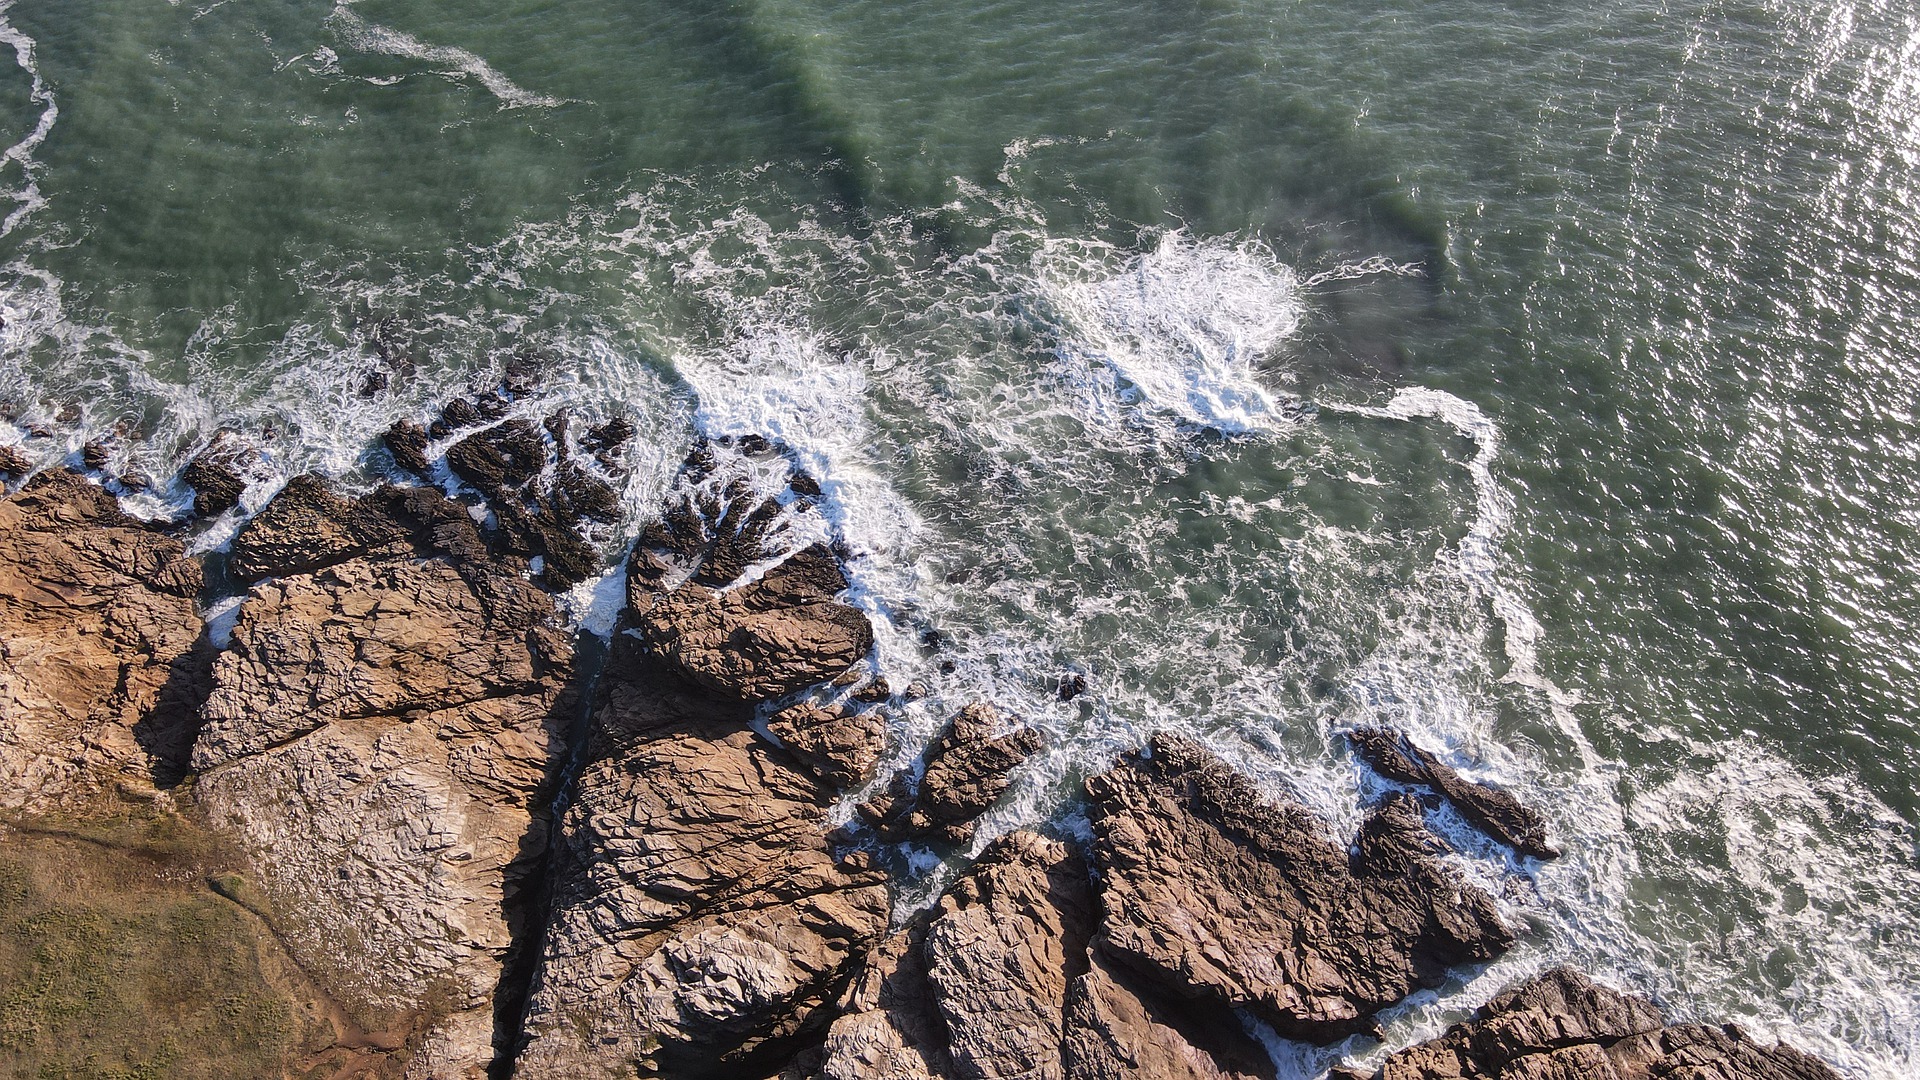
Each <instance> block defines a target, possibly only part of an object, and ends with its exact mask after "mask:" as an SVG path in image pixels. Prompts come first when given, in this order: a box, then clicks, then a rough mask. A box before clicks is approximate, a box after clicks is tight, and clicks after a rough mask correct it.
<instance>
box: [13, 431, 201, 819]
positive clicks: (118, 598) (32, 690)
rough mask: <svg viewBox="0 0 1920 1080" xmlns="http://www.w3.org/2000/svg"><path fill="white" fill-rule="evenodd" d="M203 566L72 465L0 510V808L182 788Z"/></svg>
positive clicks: (43, 807) (36, 807)
mask: <svg viewBox="0 0 1920 1080" xmlns="http://www.w3.org/2000/svg"><path fill="white" fill-rule="evenodd" d="M200 587H201V575H200V565H199V564H198V563H196V562H194V561H193V560H191V559H188V558H187V557H186V553H185V549H184V548H183V547H182V545H181V544H180V542H179V541H177V540H174V539H172V538H170V537H168V536H166V535H164V534H163V533H161V532H160V531H159V530H158V529H156V528H154V527H152V526H150V525H147V524H145V523H143V522H140V521H137V520H135V519H133V518H131V517H128V516H127V515H125V514H123V513H121V511H120V509H119V506H118V504H117V503H116V502H115V501H114V498H113V496H112V495H110V494H108V493H107V492H106V491H104V490H102V489H101V488H100V487H99V486H97V485H95V484H93V483H91V482H89V481H88V480H86V479H85V478H84V477H81V476H79V475H77V474H75V473H72V472H69V471H67V470H65V469H52V470H49V471H47V472H43V473H41V474H40V475H39V476H36V477H35V478H34V479H33V480H32V481H30V482H29V483H28V484H27V485H26V486H25V487H24V488H23V489H22V490H21V491H19V492H16V493H15V494H13V495H12V496H11V497H8V498H6V499H5V500H0V809H7V810H19V809H27V810H33V811H47V810H55V809H62V808H67V807H69V806H71V805H76V804H78V803H81V802H84V801H87V800H88V799H89V798H90V797H92V796H93V795H95V794H97V793H99V792H102V791H119V792H122V793H127V794H133V795H136V796H140V795H144V796H151V795H152V793H153V791H154V789H155V785H156V782H158V783H159V784H161V785H166V784H170V783H172V782H173V781H175V780H177V779H178V778H179V777H180V775H181V774H182V773H183V771H184V769H185V766H186V757H187V754H188V750H189V747H190V745H191V743H192V739H193V731H194V727H195V726H196V718H195V716H194V709H195V708H196V706H197V702H198V695H199V693H200V692H201V691H202V690H203V689H204V681H205V671H206V665H207V664H208V663H210V662H211V654H210V652H209V651H208V650H206V649H205V647H204V637H203V632H204V626H203V624H202V622H201V619H200V613H199V611H198V609H197V607H196V606H195V603H194V600H195V598H196V597H197V596H198V594H199V592H200Z"/></svg>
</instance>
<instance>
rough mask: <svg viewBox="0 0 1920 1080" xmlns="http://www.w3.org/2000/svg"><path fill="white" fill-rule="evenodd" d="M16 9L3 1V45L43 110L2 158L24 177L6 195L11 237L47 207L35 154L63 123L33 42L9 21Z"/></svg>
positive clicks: (2, 230)
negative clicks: (30, 83)
mask: <svg viewBox="0 0 1920 1080" xmlns="http://www.w3.org/2000/svg"><path fill="white" fill-rule="evenodd" d="M13 5H14V0H0V44H5V45H7V46H8V47H10V48H12V49H13V58H14V62H15V63H17V64H19V65H20V70H21V71H24V72H26V73H27V75H28V77H29V78H31V79H32V80H33V88H32V90H31V91H30V92H29V96H30V98H31V100H32V101H33V102H34V103H35V104H37V105H39V106H40V117H39V119H38V120H36V121H34V125H33V130H32V131H29V132H28V133H27V134H26V136H25V137H24V138H22V139H21V140H20V141H19V142H16V143H14V144H13V145H12V146H9V147H7V149H6V152H5V153H4V154H0V160H4V161H6V162H8V163H9V164H12V165H15V166H17V167H18V168H19V169H20V171H21V173H22V176H23V183H22V184H21V185H20V186H19V187H16V188H14V189H13V190H11V191H9V192H7V197H8V198H11V199H12V200H13V201H14V202H15V203H16V204H17V205H16V206H15V207H14V209H13V210H12V211H10V212H9V213H8V214H7V216H6V220H5V221H4V222H0V236H8V235H11V234H12V233H13V231H14V229H16V228H18V227H19V225H20V223H21V222H23V221H25V220H26V219H27V216H28V215H30V214H32V213H33V212H34V211H35V210H38V209H40V208H41V207H43V206H45V205H46V199H45V197H43V196H42V195H41V194H40V186H39V184H38V183H37V180H38V177H39V173H40V165H39V163H38V162H37V161H35V160H34V157H33V154H34V151H36V150H38V149H39V148H40V144H41V143H44V142H46V141H47V136H48V135H49V134H51V133H52V132H53V125H54V124H55V123H56V122H57V121H58V120H59V119H60V105H59V103H58V102H57V101H55V100H54V97H53V90H52V88H50V87H49V86H48V85H47V82H46V80H45V79H43V78H41V76H40V66H39V64H38V63H37V62H36V61H35V58H34V48H35V44H34V40H33V39H32V38H30V37H28V36H27V35H25V34H23V33H21V32H20V31H19V30H18V29H16V28H15V27H14V25H13V21H12V20H11V19H10V18H8V14H9V13H10V12H11V11H12V10H13Z"/></svg>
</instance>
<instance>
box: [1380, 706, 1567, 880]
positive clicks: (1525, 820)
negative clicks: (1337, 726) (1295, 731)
mask: <svg viewBox="0 0 1920 1080" xmlns="http://www.w3.org/2000/svg"><path fill="white" fill-rule="evenodd" d="M1347 742H1348V743H1350V744H1351V745H1352V746H1353V749H1354V752H1355V753H1357V754H1359V755H1360V757H1361V758H1362V759H1363V760H1365V761H1366V763H1367V764H1369V765H1371V766H1373V770H1374V771H1375V772H1377V773H1379V774H1380V775H1381V776H1384V777H1386V778H1387V779H1389V780H1397V781H1399V782H1400V783H1402V784H1419V785H1421V786H1423V787H1429V788H1432V789H1433V790H1434V791H1436V792H1438V793H1439V794H1440V796H1441V798H1444V799H1446V800H1447V801H1448V802H1450V803H1452V804H1453V806H1454V808H1455V809H1457V810H1459V811H1460V814H1461V816H1462V817H1465V818H1466V819H1467V820H1468V821H1471V822H1472V823H1473V824H1474V825H1475V826H1477V827H1478V828H1479V829H1480V830H1481V831H1482V832H1484V833H1486V834H1487V835H1488V836H1491V837H1493V838H1494V839H1495V840H1498V841H1500V842H1501V843H1503V844H1505V845H1507V846H1508V847H1510V848H1513V849H1514V850H1515V851H1518V852H1519V853H1520V854H1522V855H1526V856H1529V857H1531V858H1535V859H1557V858H1559V857H1560V849H1559V848H1557V847H1554V846H1553V845H1552V844H1550V843H1548V842H1547V825H1546V822H1545V821H1543V820H1542V819H1541V817H1540V815H1539V814H1538V813H1537V812H1535V811H1534V809H1533V808H1532V807H1529V806H1526V805H1523V804H1522V803H1521V802H1520V800H1518V799H1516V798H1514V797H1513V796H1512V795H1509V794H1507V793H1506V792H1504V791H1501V790H1500V789H1498V788H1491V787H1488V786H1486V785H1485V784H1476V783H1473V782H1472V781H1470V780H1467V779H1465V778H1463V777H1462V776H1461V775H1460V774H1459V773H1457V772H1455V771H1454V770H1453V769H1452V768H1450V767H1448V766H1447V765H1445V764H1443V763H1442V762H1440V761H1439V760H1437V759H1436V758H1435V757H1434V756H1433V755H1432V754H1429V753H1427V752H1426V751H1425V750H1422V749H1420V748H1419V747H1417V746H1415V745H1413V743H1412V741H1411V740H1409V739H1408V738H1407V737H1406V736H1404V735H1402V734H1400V733H1399V732H1397V731H1388V730H1385V729H1384V728H1361V729H1359V730H1358V731H1353V732H1350V733H1348V735H1347Z"/></svg>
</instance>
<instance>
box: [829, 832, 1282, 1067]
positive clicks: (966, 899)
mask: <svg viewBox="0 0 1920 1080" xmlns="http://www.w3.org/2000/svg"><path fill="white" fill-rule="evenodd" d="M1094 928H1095V924H1094V897H1093V885H1092V882H1091V880H1090V878H1089V875H1088V872H1087V864H1086V862H1085V860H1084V859H1082V858H1081V857H1080V856H1079V855H1077V854H1075V853H1073V852H1072V851H1071V850H1070V849H1069V848H1068V847H1067V845H1065V844H1063V843H1061V842H1059V841H1055V840H1048V839H1044V838H1042V837H1040V836H1037V835H1035V834H1033V833H1029V832H1017V833H1013V834H1011V835H1009V836H1006V837H1003V838H1001V839H1000V840H998V841H996V842H995V843H994V844H993V845H991V846H990V847H988V849H987V850H986V852H984V853H983V854H982V856H981V859H980V861H979V862H978V863H976V864H975V865H974V866H973V867H972V868H971V869H969V870H968V871H967V873H966V874H964V875H963V876H962V877H961V878H960V880H958V881H956V882H955V883H954V885H953V887H952V888H950V889H949V890H948V891H947V893H946V895H945V896H943V897H942V898H941V900H940V903H939V905H938V906H937V907H936V908H934V909H933V910H932V911H930V912H928V913H927V914H926V915H925V916H923V917H922V918H921V919H920V920H918V921H917V922H916V924H915V925H914V926H912V927H910V928H909V930H908V931H906V932H904V933H902V934H899V935H896V936H895V937H894V938H892V939H890V940H889V941H888V942H887V943H886V944H884V945H882V946H881V947H880V948H879V949H876V950H875V952H874V953H873V955H872V956H871V957H869V959H868V966H867V971H866V973H865V974H864V975H863V976H862V979H861V981H860V983H859V984H857V985H856V987H855V989H854V992H853V993H852V994H850V995H849V997H848V1001H847V1010H848V1011H847V1015H845V1016H842V1017H841V1018H840V1019H839V1020H837V1021H835V1023H834V1025H833V1027H832V1029H831V1030H830V1031H829V1032H828V1034H827V1039H826V1042H825V1045H824V1047H823V1055H822V1057H823V1060H822V1065H821V1073H822V1075H823V1076H825V1077H827V1078H829V1080H854V1078H856V1077H858V1078H863V1080H864V1078H866V1077H871V1076H881V1077H890V1078H899V1080H921V1078H925V1077H956V1078H959V1077H964V1078H967V1080H1013V1078H1016V1077H1018V1078H1031V1080H1060V1078H1065V1077H1073V1078H1075V1080H1079V1078H1083V1077H1087V1078H1093V1077H1124V1076H1153V1077H1162V1078H1196V1080H1198V1078H1205V1080H1215V1078H1235V1080H1242V1078H1245V1080H1251V1078H1254V1077H1266V1078H1271V1077H1272V1075H1273V1068H1272V1064H1271V1062H1269V1061H1268V1060H1267V1057H1266V1055H1265V1053H1264V1052H1263V1051H1262V1050H1261V1049H1260V1048H1259V1047H1258V1046H1257V1045H1256V1044H1254V1042H1253V1041H1252V1040H1251V1039H1249V1038H1248V1037H1247V1035H1246V1034H1245V1032H1244V1031H1242V1029H1241V1027H1240V1025H1239V1023H1238V1021H1237V1020H1236V1019H1235V1018H1234V1016H1233V1014H1232V1013H1231V1012H1230V1011H1229V1010H1227V1009H1224V1008H1219V1007H1217V1006H1203V1008H1202V1010H1201V1011H1199V1012H1195V1011H1193V1010H1191V1009H1190V1008H1189V1007H1188V1006H1187V1005H1186V1004H1185V1003H1183V1002H1181V1001H1179V999H1177V998H1168V997H1165V996H1162V995H1158V994H1154V993H1152V992H1151V991H1148V990H1145V988H1144V987H1141V986H1140V985H1139V984H1138V982H1137V980H1135V979H1134V978H1133V977H1132V976H1130V975H1128V974H1127V973H1124V972H1120V971H1117V970H1115V969H1114V968H1113V967H1112V966H1111V965H1110V963H1109V962H1108V960H1107V959H1106V958H1105V957H1103V956H1101V955H1100V954H1099V953H1098V951H1096V950H1092V949H1090V945H1091V941H1092V937H1093V933H1094ZM1209 1010H1210V1011H1211V1015H1209Z"/></svg>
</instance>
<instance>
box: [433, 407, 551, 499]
mask: <svg viewBox="0 0 1920 1080" xmlns="http://www.w3.org/2000/svg"><path fill="white" fill-rule="evenodd" d="M546 460H547V447H546V442H545V440H544V439H542V438H541V436H540V428H539V427H538V426H537V425H535V424H534V423H533V421H531V420H519V419H516V420H507V421H505V422H503V423H500V424H496V425H495V426H493V427H490V428H487V429H486V430H485V431H480V432H476V433H475V434H472V435H469V436H467V437H466V438H464V439H461V440H460V441H459V442H457V443H454V444H453V446H452V447H451V448H449V449H448V450H447V467H448V468H450V469H452V470H453V472H454V475H456V476H458V477H460V479H462V480H465V481H466V482H467V483H469V484H471V485H473V488H474V490H476V491H478V492H480V493H481V494H482V495H485V496H486V497H487V498H488V499H490V500H497V499H502V498H505V497H507V496H508V495H509V494H510V493H516V494H517V493H518V492H519V491H520V490H521V489H522V488H524V487H526V485H527V484H528V483H529V482H530V481H532V480H533V479H534V478H535V477H537V476H539V475H540V471H541V469H542V468H543V467H544V466H545V465H546Z"/></svg>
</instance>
